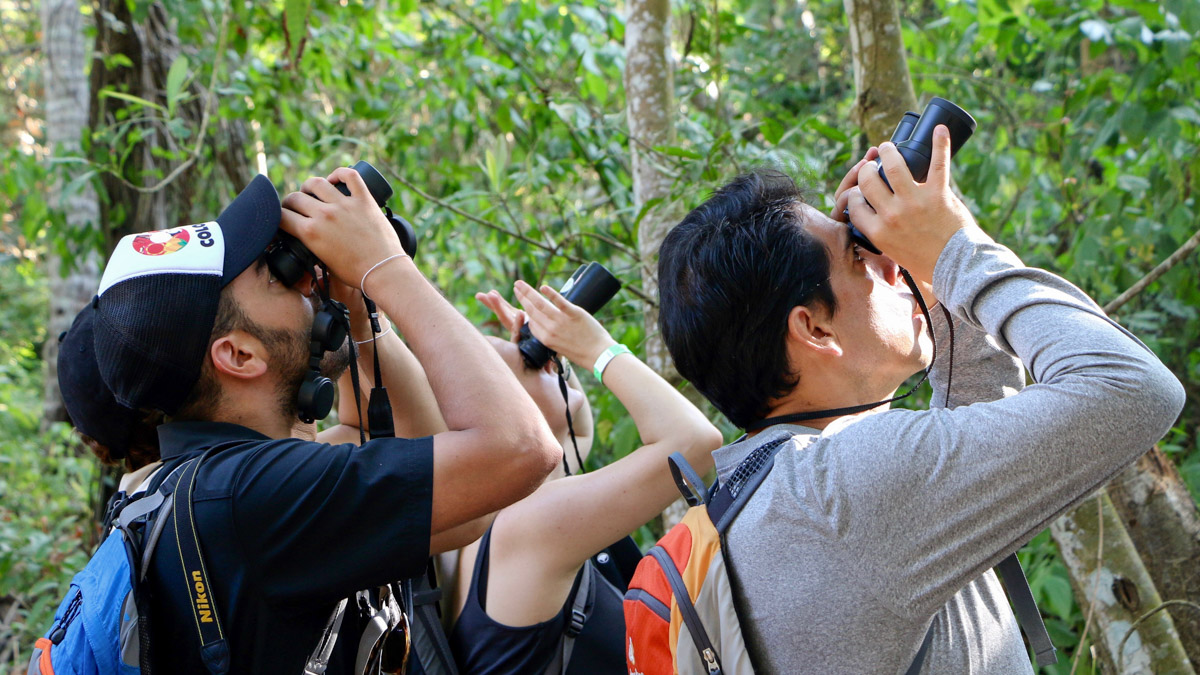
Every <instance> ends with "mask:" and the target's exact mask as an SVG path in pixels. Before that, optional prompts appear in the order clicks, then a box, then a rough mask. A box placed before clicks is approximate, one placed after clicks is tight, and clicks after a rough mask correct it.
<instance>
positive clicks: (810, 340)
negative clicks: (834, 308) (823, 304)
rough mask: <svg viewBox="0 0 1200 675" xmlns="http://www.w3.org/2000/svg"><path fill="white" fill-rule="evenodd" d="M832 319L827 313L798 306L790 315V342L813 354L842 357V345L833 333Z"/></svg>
mask: <svg viewBox="0 0 1200 675" xmlns="http://www.w3.org/2000/svg"><path fill="white" fill-rule="evenodd" d="M831 319H832V317H831V316H830V315H829V313H828V312H826V311H823V310H816V311H814V310H813V309H810V308H808V307H806V306H804V305H796V306H795V307H793V308H792V311H791V312H789V313H788V342H790V343H791V344H792V345H793V346H794V347H796V348H799V349H801V350H802V351H805V352H808V353H811V354H819V355H823V356H841V355H842V345H841V343H840V342H839V341H838V338H837V335H836V334H835V333H834V331H833V326H832V322H831V321H830V320H831Z"/></svg>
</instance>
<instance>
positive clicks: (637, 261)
mask: <svg viewBox="0 0 1200 675" xmlns="http://www.w3.org/2000/svg"><path fill="white" fill-rule="evenodd" d="M1197 33H1200V3H1197V2H1196V1H1195V0H1163V1H1162V2H1147V1H1143V0H1108V1H1105V0H908V1H904V2H896V3H894V2H893V0H844V2H835V1H831V0H819V1H818V0H738V1H734V0H726V1H724V2H719V1H717V0H714V1H712V2H699V1H697V2H692V1H689V0H675V1H674V2H670V3H668V2H666V1H665V0H652V1H646V0H629V1H628V2H624V3H619V2H613V1H609V0H581V1H579V2H572V3H567V4H551V3H548V2H541V3H537V2H500V1H499V0H491V1H476V2H450V1H449V0H432V1H429V2H421V3H418V2H416V0H377V1H374V2H372V1H370V0H360V1H354V2H348V1H347V0H340V1H337V0H285V1H281V0H274V1H272V2H233V3H226V2H222V1H220V0H175V1H172V2H167V3H159V2H147V1H146V0H94V2H92V3H91V4H84V5H82V6H80V5H79V4H78V3H77V1H76V0H45V1H44V2H32V1H30V0H0V162H2V165H0V287H2V288H3V291H2V295H0V298H2V300H0V672H7V671H8V670H10V669H11V671H12V672H18V671H21V672H23V669H24V663H23V661H22V660H23V659H26V660H27V659H28V653H29V646H30V645H31V644H32V642H33V639H34V637H35V636H36V635H37V634H40V633H41V632H42V631H44V629H45V627H46V626H47V625H48V624H49V620H50V619H51V617H52V615H53V611H54V607H55V605H56V604H57V602H58V600H59V598H61V597H62V595H63V593H64V591H65V587H66V584H67V582H68V580H69V579H70V576H71V575H72V574H73V573H74V571H75V570H77V569H78V568H80V567H81V566H82V565H83V563H84V562H85V561H86V559H87V555H88V553H89V551H90V550H91V547H92V546H94V545H95V543H96V538H97V533H96V526H95V520H94V518H95V512H96V511H97V509H98V508H99V506H98V502H99V497H98V495H100V494H101V491H102V488H101V486H102V485H103V484H104V483H105V481H110V482H111V478H112V474H111V471H103V470H101V469H100V468H99V467H98V465H97V464H96V462H95V461H94V460H93V459H92V458H91V457H90V456H89V455H88V454H86V453H85V452H83V451H81V450H80V448H79V447H78V446H77V444H76V443H74V442H73V440H72V437H71V432H70V428H69V426H68V425H67V424H66V423H65V422H63V421H62V420H64V419H65V417H64V415H63V411H62V409H61V403H60V402H59V401H58V393H57V389H56V386H55V382H54V374H53V368H52V366H53V360H54V354H55V353H56V347H57V340H56V339H55V338H56V336H57V335H58V333H59V332H60V331H62V330H64V329H65V328H66V327H67V326H68V325H69V322H70V319H71V317H72V316H73V315H74V313H75V312H76V311H78V309H79V307H81V306H82V305H83V304H84V303H86V302H87V301H88V299H89V298H90V296H91V294H92V293H93V292H94V289H95V287H96V283H97V280H98V273H99V265H100V261H102V260H103V259H104V258H105V257H106V255H107V252H108V251H109V250H111V246H112V245H113V244H114V243H115V242H116V240H117V239H119V237H120V236H122V235H123V234H126V233H128V232H132V231H141V230H148V229H160V228H165V227H171V226H175V225H179V224H184V223H192V222H203V221H205V220H209V219H211V218H212V217H213V216H214V215H215V214H216V213H217V212H218V210H219V209H220V207H221V205H222V204H224V203H225V202H226V201H228V199H229V198H230V197H231V196H232V195H234V194H235V193H236V192H237V191H238V190H239V189H240V188H241V187H242V186H243V185H244V184H245V183H247V182H248V181H249V179H250V177H252V176H253V174H254V173H256V172H264V173H266V174H268V175H269V176H270V178H271V179H272V181H274V183H275V184H276V186H278V187H279V188H280V189H281V190H282V191H283V192H288V191H291V190H293V189H297V188H298V186H299V184H300V183H301V182H302V180H303V179H304V178H306V177H308V176H310V175H314V174H320V175H324V174H326V173H328V172H329V171H330V170H332V169H333V168H334V167H336V166H338V165H344V164H348V163H352V162H353V161H355V160H357V159H360V158H362V159H367V160H369V161H371V162H373V163H374V164H375V165H376V166H377V167H379V168H380V169H381V170H382V171H383V172H384V174H385V175H386V176H387V177H388V178H389V179H390V180H391V182H392V185H393V187H394V188H395V189H396V195H395V197H394V198H393V200H392V207H393V208H394V209H395V210H396V211H397V212H399V213H401V214H403V215H405V216H406V217H407V218H408V219H409V220H410V221H412V222H413V223H414V225H415V226H416V228H417V231H418V233H419V237H420V243H419V253H418V256H417V262H418V265H419V266H420V267H421V268H422V269H423V271H424V272H425V273H426V274H427V275H428V276H429V277H430V278H431V279H432V280H433V281H434V282H435V283H436V284H437V285H438V286H439V287H440V288H441V289H442V290H443V291H444V293H445V294H446V296H447V297H448V298H449V299H450V300H451V301H452V302H453V303H454V304H455V305H456V306H457V307H458V308H459V309H460V310H461V311H462V312H463V313H464V314H466V315H467V316H468V317H470V318H471V319H472V320H473V321H474V322H476V323H477V324H478V325H480V326H482V327H483V329H484V330H485V331H491V332H494V333H497V332H499V329H498V326H496V325H495V324H494V323H489V319H490V317H489V315H488V313H487V311H486V310H485V309H484V308H482V307H481V306H479V305H478V304H477V303H476V302H475V301H474V300H473V298H472V295H473V293H474V292H476V291H479V290H487V289H491V288H496V289H500V290H501V291H502V292H503V293H505V294H506V295H508V296H511V290H510V289H511V285H512V282H513V280H515V279H518V278H520V279H526V280H529V281H531V282H532V281H543V280H544V281H546V282H548V283H551V284H553V285H556V286H557V285H559V284H561V283H562V282H563V281H564V280H565V279H566V277H567V276H569V275H570V273H571V272H572V271H573V270H574V269H575V267H577V266H578V265H579V264H580V263H581V262H583V261H587V260H599V261H601V262H603V263H604V264H605V265H607V266H608V267H609V268H610V269H611V270H613V271H614V272H615V273H616V274H617V275H618V276H619V277H621V278H622V280H623V281H625V283H626V287H625V290H624V291H623V292H621V293H620V294H619V295H618V296H617V298H616V299H615V300H614V301H613V302H611V303H610V304H609V305H608V306H607V307H605V308H604V309H603V310H602V311H601V312H600V314H599V317H600V319H601V321H602V322H603V323H604V324H605V325H606V326H607V327H608V329H609V330H610V332H611V333H612V334H613V336H614V337H615V338H616V339H617V340H619V341H621V342H624V343H625V344H627V345H630V346H631V347H633V348H634V351H635V352H637V353H638V354H639V355H640V356H642V357H643V358H644V359H646V360H647V361H648V362H649V363H650V364H651V365H652V367H654V368H655V369H656V370H658V371H659V372H661V373H663V374H664V375H666V376H668V377H671V378H672V379H673V380H676V381H677V380H678V377H677V376H675V375H673V373H672V372H671V369H670V365H669V360H668V359H667V358H666V357H665V354H664V351H663V349H662V346H661V341H659V340H658V338H657V335H656V334H655V331H654V328H653V326H654V317H655V311H654V298H655V284H654V279H653V265H654V257H653V256H654V251H655V250H656V248H657V245H658V242H659V241H660V240H661V236H662V234H663V232H664V231H665V229H666V228H668V227H669V226H670V225H671V224H673V223H675V222H677V221H678V219H679V218H680V217H681V215H682V214H683V213H686V211H687V210H688V209H689V208H691V207H692V206H694V205H696V204H698V203H699V202H700V201H701V200H702V199H703V198H704V197H705V196H706V195H707V194H708V193H709V192H710V191H711V190H712V189H713V188H715V187H717V186H719V185H720V184H721V183H722V182H724V181H725V180H727V179H729V178H731V177H733V176H734V175H736V174H737V173H738V172H740V171H743V170H746V169H749V168H753V167H762V166H776V167H782V168H784V169H785V170H787V171H788V172H790V173H792V174H793V175H795V176H796V177H797V178H799V179H801V180H802V182H804V183H806V184H807V185H808V186H810V188H811V189H810V193H811V195H812V201H813V202H814V203H815V204H816V205H817V206H818V207H828V206H830V205H831V204H830V203H829V201H828V199H827V197H825V195H826V194H828V193H829V192H830V191H831V190H832V188H833V187H834V186H835V185H836V183H837V181H838V180H839V179H840V177H841V176H842V175H843V173H844V171H845V169H846V167H847V166H848V165H849V164H851V163H852V162H853V161H855V160H856V159H857V158H858V157H860V156H861V155H862V153H863V152H864V151H865V149H866V147H867V146H868V145H869V144H872V143H878V142H880V141H882V140H885V139H886V138H887V137H888V135H889V134H890V131H891V128H892V127H893V126H894V124H895V122H896V121H897V120H898V119H899V115H900V113H902V112H903V111H904V110H905V109H914V110H919V109H920V108H919V107H917V106H923V105H924V103H925V102H927V101H928V99H929V98H930V97H931V96H942V97H945V98H948V99H950V100H952V101H955V102H957V103H958V104H959V105H961V106H963V107H964V108H966V109H967V110H969V111H970V112H971V113H973V114H974V116H975V118H976V119H977V120H978V122H979V129H978V131H977V132H976V134H975V136H974V138H973V139H972V140H971V142H970V143H969V144H968V145H967V146H966V147H965V149H964V150H963V151H962V152H961V153H960V154H959V155H958V156H957V157H956V158H955V160H954V177H955V179H956V181H957V186H958V188H959V189H960V190H961V193H962V195H963V197H964V199H965V201H966V203H967V204H968V206H969V207H970V209H971V211H972V212H973V213H974V214H975V216H976V218H977V219H978V221H979V223H980V224H981V226H982V227H983V228H984V229H985V230H987V231H988V232H989V233H991V234H992V236H994V237H995V238H996V239H998V240H999V241H1001V242H1003V243H1005V244H1007V245H1008V246H1010V247H1012V248H1013V249H1014V250H1015V251H1016V252H1017V253H1018V254H1019V255H1020V256H1021V257H1022V258H1023V259H1024V260H1025V262H1026V263H1027V264H1030V265H1035V266H1041V267H1046V268H1048V269H1050V270H1053V271H1055V272H1057V273H1059V274H1061V275H1063V276H1065V277H1066V278H1068V279H1070V280H1071V281H1073V282H1074V283H1076V284H1078V285H1079V286H1081V287H1082V288H1084V289H1085V290H1086V291H1087V292H1088V293H1090V294H1091V295H1092V296H1093V297H1095V298H1097V299H1098V300H1099V301H1100V302H1101V303H1102V304H1104V303H1110V304H1109V305H1108V306H1107V307H1108V309H1109V310H1110V312H1112V313H1113V315H1114V316H1116V317H1117V319H1118V320H1119V321H1121V322H1122V323H1123V324H1124V325H1126V326H1128V327H1129V328H1130V329H1131V330H1133V331H1134V332H1136V333H1137V334H1138V335H1140V336H1141V337H1142V338H1143V339H1144V340H1145V341H1146V343H1147V344H1148V345H1149V346H1150V347H1151V348H1152V349H1153V350H1154V351H1155V352H1156V353H1157V354H1158V355H1159V356H1160V357H1161V358H1162V359H1163V361H1164V362H1166V363H1167V364H1168V365H1169V366H1170V367H1171V369H1172V370H1173V371H1174V372H1175V373H1176V375H1177V376H1178V377H1179V378H1180V379H1181V380H1182V381H1183V383H1184V385H1185V387H1186V389H1187V392H1188V405H1187V406H1186V408H1185V410H1184V412H1183V415H1182V417H1181V419H1180V420H1179V422H1178V424H1177V425H1176V426H1175V428H1174V429H1172V430H1171V432H1170V433H1169V434H1168V435H1167V437H1166V438H1165V439H1164V440H1163V441H1162V443H1161V444H1160V445H1159V447H1158V448H1156V449H1153V450H1152V449H1150V448H1147V450H1148V451H1151V452H1149V453H1148V454H1147V455H1146V457H1144V458H1143V459H1142V460H1141V461H1139V463H1138V465H1137V466H1135V467H1133V468H1131V469H1130V470H1128V471H1126V472H1125V473H1124V474H1122V475H1121V477H1119V478H1118V479H1117V480H1116V481H1115V482H1114V484H1113V485H1112V486H1110V487H1109V488H1108V490H1106V491H1102V492H1101V493H1100V494H1098V495H1097V496H1096V497H1095V498H1092V499H1089V500H1088V501H1086V502H1085V503H1084V504H1083V506H1081V507H1080V508H1079V509H1077V510H1076V511H1075V512H1073V513H1071V514H1068V515H1067V516H1066V517H1064V518H1063V519H1062V520H1060V521H1059V522H1057V523H1056V524H1055V525H1054V526H1052V527H1051V528H1050V529H1048V530H1047V531H1046V532H1044V533H1042V534H1040V535H1038V536H1037V537H1036V538H1035V539H1034V540H1033V542H1032V543H1031V544H1030V545H1029V546H1028V547H1026V548H1025V549H1024V551H1023V552H1022V554H1021V555H1022V559H1023V561H1024V563H1025V565H1026V569H1027V572H1028V574H1029V577H1030V582H1031V586H1032V588H1033V590H1034V593H1035V596H1036V598H1037V600H1038V602H1039V604H1040V606H1041V608H1042V611H1043V615H1044V617H1045V618H1046V621H1047V624H1048V626H1049V628H1050V632H1051V636H1052V638H1053V639H1054V641H1055V644H1056V645H1057V646H1058V647H1059V649H1060V655H1061V657H1062V658H1060V663H1059V664H1058V665H1057V666H1053V667H1050V668H1046V669H1043V671H1042V672H1049V673H1062V674H1064V675H1065V674H1066V673H1072V672H1131V673H1133V672H1138V673H1141V672H1145V673H1168V672H1171V673H1173V672H1181V673H1193V672H1195V671H1194V669H1193V666H1192V665H1191V664H1190V663H1189V656H1190V661H1191V663H1200V604H1197V603H1200V518H1197V516H1196V504H1195V500H1196V498H1197V496H1198V495H1200V442H1198V440H1197V423H1198V422H1200V407H1198V406H1197V404H1198V403H1200V348H1198V346H1197V345H1198V344H1200V343H1198V340H1197V338H1198V336H1200V311H1198V308H1200V279H1198V272H1200V264H1198V263H1197V261H1196V259H1195V256H1193V255H1191V252H1192V250H1193V249H1194V248H1195V247H1196V245H1197V243H1200V218H1198V217H1197V203H1196V195H1197V189H1198V188H1200V104H1198V103H1197V101H1198V96H1197V94H1198V93H1200V40H1198V39H1197ZM1148 274H1149V275H1150V277H1151V278H1150V279H1149V280H1147V279H1146V277H1147V275H1148ZM1156 275H1157V276H1156ZM1131 287H1132V290H1131V291H1130V292H1128V293H1124V294H1123V292H1125V291H1127V290H1128V289H1131ZM1118 296H1120V298H1118ZM64 322H65V323H64ZM585 385H588V386H589V391H588V394H589V397H590V399H591V402H592V405H593V407H594V409H595V410H596V412H597V443H596V451H595V452H594V453H593V455H592V457H591V459H589V464H592V465H599V464H603V463H605V462H608V461H611V460H612V459H614V458H619V457H621V456H623V455H625V454H627V453H628V452H630V451H631V450H633V449H635V448H636V447H637V446H638V438H637V432H636V429H635V428H634V426H633V424H632V420H631V419H630V418H629V417H628V416H627V415H626V414H625V412H624V410H623V408H622V407H621V405H620V404H619V403H618V402H617V401H616V400H615V399H614V398H613V397H612V396H611V395H610V394H609V393H608V392H607V391H605V390H604V389H603V387H601V386H597V385H596V384H595V383H594V382H591V381H590V379H589V380H586V381H585ZM680 386H684V387H686V384H685V383H680ZM692 395H693V398H696V400H697V401H699V399H698V397H695V395H694V392H692ZM917 398H918V399H921V400H916V401H912V402H906V403H905V405H911V406H918V407H919V406H922V405H925V402H926V401H927V398H928V394H927V392H922V395H921V396H918V397H917ZM708 410H709V412H710V413H712V414H713V416H714V418H715V419H716V418H718V416H717V415H716V413H715V412H714V411H712V410H711V408H708ZM720 421H721V424H722V425H723V426H722V428H723V429H724V431H725V432H726V436H727V437H728V438H733V437H734V435H735V434H736V430H734V429H733V428H732V427H731V426H730V425H729V424H728V423H727V422H724V420H720ZM1031 423H1036V421H1035V420H1031ZM1079 451H1080V452H1081V453H1082V452H1087V451H1088V449H1087V448H1080V449H1079ZM676 517H677V511H674V512H668V513H667V514H665V515H664V518H663V520H662V521H655V522H653V523H650V524H648V525H647V526H646V527H645V528H643V529H642V530H641V531H640V532H639V533H638V538H639V540H640V542H641V543H642V544H643V545H648V544H650V543H651V542H652V541H653V540H654V539H655V538H656V537H657V536H658V535H659V534H661V532H662V528H663V524H664V522H666V523H670V522H672V519H673V518H676Z"/></svg>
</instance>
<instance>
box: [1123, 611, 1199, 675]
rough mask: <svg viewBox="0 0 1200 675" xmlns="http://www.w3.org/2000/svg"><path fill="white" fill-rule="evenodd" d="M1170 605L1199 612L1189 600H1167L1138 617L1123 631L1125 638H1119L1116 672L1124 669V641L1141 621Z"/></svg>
mask: <svg viewBox="0 0 1200 675" xmlns="http://www.w3.org/2000/svg"><path fill="white" fill-rule="evenodd" d="M1172 605H1183V606H1185V607H1191V608H1192V609H1196V610H1200V605H1198V604H1196V603H1194V602H1191V601H1190V600H1167V601H1165V602H1163V603H1162V604H1160V605H1159V606H1158V607H1155V608H1154V609H1152V610H1150V611H1149V612H1146V613H1145V614H1143V615H1141V616H1139V617H1138V618H1137V620H1136V621H1134V622H1133V624H1131V625H1130V626H1129V630H1127V631H1125V637H1123V638H1121V644H1120V645H1119V646H1118V647H1117V654H1118V655H1119V656H1118V658H1119V659H1120V662H1119V663H1118V664H1117V670H1118V671H1120V672H1124V670H1123V669H1124V667H1125V641H1126V640H1128V639H1129V636H1130V635H1133V631H1135V630H1137V627H1138V626H1140V625H1142V622H1143V621H1145V620H1146V619H1149V618H1150V617H1152V616H1154V615H1155V614H1157V613H1159V612H1161V611H1163V610H1164V609H1166V608H1168V607H1170V606H1172Z"/></svg>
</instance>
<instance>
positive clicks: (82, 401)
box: [58, 305, 141, 459]
mask: <svg viewBox="0 0 1200 675" xmlns="http://www.w3.org/2000/svg"><path fill="white" fill-rule="evenodd" d="M95 319H96V312H95V310H94V309H92V306H91V305H88V306H86V307H84V308H83V311H81V312H80V313H79V314H78V315H76V317H75V321H74V322H73V323H72V324H71V328H70V330H68V331H67V332H65V333H63V334H62V336H61V337H60V338H59V341H60V344H59V347H58V388H59V390H60V391H61V392H62V399H63V404H64V405H65V406H66V408H67V415H68V416H69V417H70V418H71V423H72V424H74V425H75V428H76V429H79V431H81V432H83V433H84V434H87V435H88V436H91V437H92V438H94V439H96V440H97V441H99V442H100V443H101V444H102V445H104V446H105V447H107V448H108V450H109V452H110V454H111V455H112V456H113V458H114V459H122V458H123V457H125V455H126V454H127V450H128V447H129V435H130V431H131V430H132V429H133V427H134V425H136V424H137V422H138V418H139V417H140V416H141V415H140V413H138V412H137V411H136V410H132V409H130V408H128V407H126V406H123V405H121V404H120V403H118V402H117V399H116V397H115V396H113V393H112V392H111V391H109V389H108V385H106V384H104V380H103V379H102V378H101V377H100V367H99V366H98V365H96V353H95V347H94V346H93V339H94V338H93V335H94V331H93V326H94V324H95Z"/></svg>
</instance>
